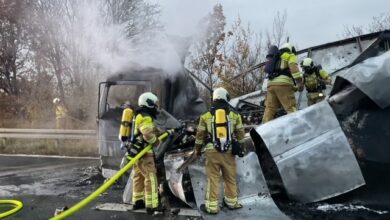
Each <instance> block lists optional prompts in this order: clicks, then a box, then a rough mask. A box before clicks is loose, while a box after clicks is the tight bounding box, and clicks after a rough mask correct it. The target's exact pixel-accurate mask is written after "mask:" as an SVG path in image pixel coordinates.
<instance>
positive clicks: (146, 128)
mask: <svg viewBox="0 0 390 220" xmlns="http://www.w3.org/2000/svg"><path fill="white" fill-rule="evenodd" d="M155 130H156V129H155V126H154V122H153V119H152V117H151V116H149V115H142V114H138V115H137V116H136V117H135V130H134V135H135V136H137V134H140V133H141V134H142V135H139V136H138V138H141V139H142V140H144V141H145V142H146V143H148V144H155V143H156V142H157V136H156V133H155ZM152 152H153V150H150V151H149V153H152Z"/></svg>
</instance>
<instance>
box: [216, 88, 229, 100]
mask: <svg viewBox="0 0 390 220" xmlns="http://www.w3.org/2000/svg"><path fill="white" fill-rule="evenodd" d="M215 100H225V101H226V102H228V101H230V97H229V93H228V91H227V90H226V89H224V88H222V87H219V88H217V89H215V90H214V92H213V101H215Z"/></svg>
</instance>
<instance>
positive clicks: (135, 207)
mask: <svg viewBox="0 0 390 220" xmlns="http://www.w3.org/2000/svg"><path fill="white" fill-rule="evenodd" d="M144 208H145V202H144V200H138V201H136V202H135V203H134V205H133V210H138V209H144Z"/></svg>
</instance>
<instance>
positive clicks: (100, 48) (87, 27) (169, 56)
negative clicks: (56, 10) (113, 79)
mask: <svg viewBox="0 0 390 220" xmlns="http://www.w3.org/2000/svg"><path fill="white" fill-rule="evenodd" d="M72 4H73V7H72V10H74V11H73V13H72V14H73V15H74V19H73V20H72V21H71V22H70V25H69V26H68V28H69V29H68V30H65V35H63V36H61V38H62V40H63V41H64V42H65V43H66V44H68V45H69V44H72V43H73V44H74V45H75V48H76V50H77V51H78V52H79V53H80V54H81V55H82V57H83V58H84V59H85V60H87V61H89V62H92V64H93V65H94V66H96V67H98V68H99V69H101V70H103V72H107V73H109V74H110V73H115V72H118V71H125V70H129V69H133V68H139V67H140V66H142V67H154V68H161V69H163V70H165V71H166V72H168V73H171V72H176V71H177V70H179V68H180V67H181V62H180V57H179V56H178V54H177V53H176V51H175V49H174V45H173V44H172V42H170V41H169V39H168V37H167V36H166V35H165V34H164V33H163V31H162V29H159V28H154V29H146V30H141V31H140V32H139V33H130V34H129V29H130V27H129V22H122V23H120V22H113V21H112V20H113V18H112V16H113V15H112V14H110V13H108V12H107V10H108V9H107V8H105V7H107V6H106V5H105V3H104V1H103V0H101V1H72ZM110 16H111V17H110ZM65 19H66V18H65ZM141 19H142V18H141ZM134 21H136V19H134ZM57 22H58V25H61V23H62V22H63V21H62V20H61V19H59V20H58V21H57ZM130 31H131V30H130ZM134 32H137V31H136V30H134ZM131 34H134V35H133V36H131Z"/></svg>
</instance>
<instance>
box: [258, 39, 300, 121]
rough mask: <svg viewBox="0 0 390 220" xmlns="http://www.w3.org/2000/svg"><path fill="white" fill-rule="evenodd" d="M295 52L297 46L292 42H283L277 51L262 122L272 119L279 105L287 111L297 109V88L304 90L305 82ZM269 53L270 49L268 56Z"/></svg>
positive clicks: (269, 80)
mask: <svg viewBox="0 0 390 220" xmlns="http://www.w3.org/2000/svg"><path fill="white" fill-rule="evenodd" d="M270 49H271V48H270ZM295 53H296V52H295V48H294V47H293V46H292V45H291V44H290V43H285V44H283V45H282V46H281V47H280V49H279V51H277V54H278V57H276V60H277V62H275V65H276V67H275V71H274V73H273V75H272V77H271V76H270V75H268V78H269V79H268V85H267V97H266V101H265V111H264V115H263V120H262V123H265V122H268V121H270V120H272V119H273V118H274V116H275V113H276V112H277V110H278V108H279V107H283V108H284V110H285V111H286V112H287V113H291V112H295V111H296V110H297V103H296V100H295V95H294V93H295V92H296V91H297V90H299V91H302V90H303V82H302V73H301V72H300V71H299V67H298V63H297V62H298V60H297V56H296V55H295ZM269 55H270V51H269V53H268V55H267V58H268V57H269ZM267 74H269V73H267Z"/></svg>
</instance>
